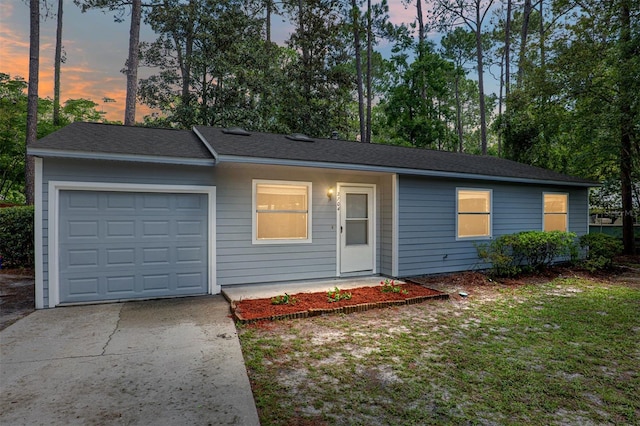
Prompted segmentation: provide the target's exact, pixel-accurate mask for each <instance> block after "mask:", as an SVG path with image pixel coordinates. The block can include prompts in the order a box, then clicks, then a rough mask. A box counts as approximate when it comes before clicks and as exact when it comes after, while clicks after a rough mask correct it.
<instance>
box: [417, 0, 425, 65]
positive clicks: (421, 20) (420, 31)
mask: <svg viewBox="0 0 640 426" xmlns="http://www.w3.org/2000/svg"><path fill="white" fill-rule="evenodd" d="M416 15H418V43H419V45H420V46H422V45H423V44H424V40H425V35H424V18H423V16H422V0H416ZM418 54H419V55H422V51H420V52H419V53H418Z"/></svg>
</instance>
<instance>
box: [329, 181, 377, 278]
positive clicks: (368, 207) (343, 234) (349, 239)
mask: <svg viewBox="0 0 640 426" xmlns="http://www.w3.org/2000/svg"><path fill="white" fill-rule="evenodd" d="M374 194H375V191H374V187H373V186H349V185H346V184H345V185H344V186H339V187H338V195H339V212H338V214H339V217H340V227H339V229H338V231H339V233H340V235H339V238H340V273H341V274H343V273H350V272H367V271H368V272H373V269H374V253H375V235H374V229H375V228H374V226H375V217H374V216H375V215H374V205H375V204H374Z"/></svg>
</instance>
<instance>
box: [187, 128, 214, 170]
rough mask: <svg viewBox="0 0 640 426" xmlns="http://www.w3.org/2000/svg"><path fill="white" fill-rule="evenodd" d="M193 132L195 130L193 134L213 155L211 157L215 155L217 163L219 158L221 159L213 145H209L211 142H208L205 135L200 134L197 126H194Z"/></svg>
mask: <svg viewBox="0 0 640 426" xmlns="http://www.w3.org/2000/svg"><path fill="white" fill-rule="evenodd" d="M191 130H193V133H195V134H196V136H197V137H198V139H200V142H202V144H203V145H204V146H205V147H206V148H207V150H208V151H209V152H210V153H211V155H213V159H214V160H215V162H216V163H217V162H218V157H219V156H218V153H217V152H216V150H215V149H213V147H212V146H211V144H209V142H208V141H207V138H205V137H204V135H203V134H202V133H200V131H199V130H198V129H197V128H196V126H193V127H192V129H191Z"/></svg>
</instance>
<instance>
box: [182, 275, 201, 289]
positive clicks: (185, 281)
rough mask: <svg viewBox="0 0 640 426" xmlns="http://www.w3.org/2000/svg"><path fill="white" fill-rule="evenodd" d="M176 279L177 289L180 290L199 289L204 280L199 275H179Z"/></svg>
mask: <svg viewBox="0 0 640 426" xmlns="http://www.w3.org/2000/svg"><path fill="white" fill-rule="evenodd" d="M176 277H177V280H176V283H177V284H176V287H177V288H180V289H197V288H198V286H199V283H200V282H201V281H202V278H203V277H202V274H199V273H182V274H180V273H178V274H176Z"/></svg>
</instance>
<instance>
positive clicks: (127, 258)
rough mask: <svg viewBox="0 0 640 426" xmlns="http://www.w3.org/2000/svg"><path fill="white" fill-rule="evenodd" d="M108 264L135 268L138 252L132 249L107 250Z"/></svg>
mask: <svg viewBox="0 0 640 426" xmlns="http://www.w3.org/2000/svg"><path fill="white" fill-rule="evenodd" d="M105 252H106V254H107V255H106V258H105V259H106V262H107V265H110V266H133V265H135V259H136V255H135V253H136V251H135V250H134V249H132V248H113V249H110V248H107V249H105Z"/></svg>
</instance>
